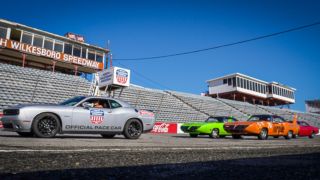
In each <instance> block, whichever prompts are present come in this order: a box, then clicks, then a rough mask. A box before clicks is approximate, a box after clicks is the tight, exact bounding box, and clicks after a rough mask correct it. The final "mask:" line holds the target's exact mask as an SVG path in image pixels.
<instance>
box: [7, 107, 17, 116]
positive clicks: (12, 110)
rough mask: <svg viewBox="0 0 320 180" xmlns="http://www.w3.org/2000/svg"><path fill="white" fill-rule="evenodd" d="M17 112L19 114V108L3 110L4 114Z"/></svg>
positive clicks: (15, 113)
mask: <svg viewBox="0 0 320 180" xmlns="http://www.w3.org/2000/svg"><path fill="white" fill-rule="evenodd" d="M18 114H19V109H4V110H3V115H4V116H8V115H9V116H10V115H18Z"/></svg>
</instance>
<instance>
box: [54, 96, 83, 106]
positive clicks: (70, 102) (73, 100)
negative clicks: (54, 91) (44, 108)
mask: <svg viewBox="0 0 320 180" xmlns="http://www.w3.org/2000/svg"><path fill="white" fill-rule="evenodd" d="M84 98H86V97H85V96H76V97H73V98H70V99H68V100H66V101H63V102H62V103H59V105H65V106H74V105H76V104H78V103H79V102H80V101H82V100H83V99H84Z"/></svg>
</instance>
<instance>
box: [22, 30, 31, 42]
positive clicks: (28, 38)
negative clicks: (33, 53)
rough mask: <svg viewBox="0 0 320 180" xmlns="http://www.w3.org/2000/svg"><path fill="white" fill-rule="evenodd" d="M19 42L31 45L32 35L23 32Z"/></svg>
mask: <svg viewBox="0 0 320 180" xmlns="http://www.w3.org/2000/svg"><path fill="white" fill-rule="evenodd" d="M21 42H23V43H26V44H32V34H31V33H26V32H23V35H22V40H21Z"/></svg>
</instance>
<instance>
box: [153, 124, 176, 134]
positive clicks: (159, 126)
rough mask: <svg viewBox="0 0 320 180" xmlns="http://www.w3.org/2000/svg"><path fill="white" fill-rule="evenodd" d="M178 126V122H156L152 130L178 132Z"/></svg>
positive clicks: (156, 131)
mask: <svg viewBox="0 0 320 180" xmlns="http://www.w3.org/2000/svg"><path fill="white" fill-rule="evenodd" d="M177 127H178V125H177V123H165V122H156V123H155V125H154V126H153V130H152V131H151V132H152V133H170V134H177V129H178V128H177Z"/></svg>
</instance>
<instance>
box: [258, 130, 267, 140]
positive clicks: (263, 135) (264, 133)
mask: <svg viewBox="0 0 320 180" xmlns="http://www.w3.org/2000/svg"><path fill="white" fill-rule="evenodd" d="M258 139H260V140H265V139H268V129H265V128H264V129H262V130H261V131H260V134H259V135H258Z"/></svg>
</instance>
